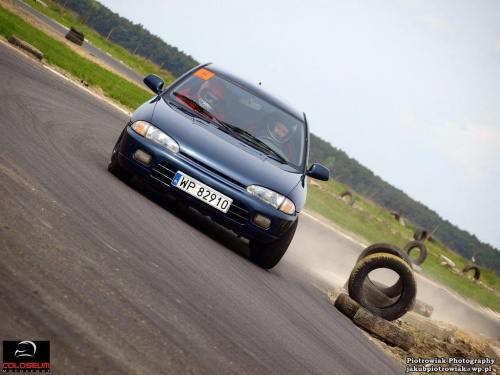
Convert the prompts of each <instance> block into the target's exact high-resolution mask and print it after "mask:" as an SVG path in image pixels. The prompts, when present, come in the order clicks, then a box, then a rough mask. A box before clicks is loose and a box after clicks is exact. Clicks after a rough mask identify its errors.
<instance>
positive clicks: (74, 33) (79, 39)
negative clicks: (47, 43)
mask: <svg viewBox="0 0 500 375" xmlns="http://www.w3.org/2000/svg"><path fill="white" fill-rule="evenodd" d="M66 39H68V40H69V41H71V42H73V43H75V44H78V45H79V46H81V45H82V44H83V41H84V40H85V35H84V34H83V33H82V32H80V31H78V30H77V29H75V28H74V27H73V26H71V29H70V30H69V31H68V33H67V34H66Z"/></svg>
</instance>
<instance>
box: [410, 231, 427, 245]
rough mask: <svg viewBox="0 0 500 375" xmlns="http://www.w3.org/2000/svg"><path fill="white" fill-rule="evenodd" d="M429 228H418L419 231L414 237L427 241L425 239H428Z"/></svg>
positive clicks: (417, 239)
mask: <svg viewBox="0 0 500 375" xmlns="http://www.w3.org/2000/svg"><path fill="white" fill-rule="evenodd" d="M427 235H428V233H427V230H426V229H424V228H418V229H417V231H416V232H415V233H414V234H413V238H414V239H415V241H421V242H425V240H426V239H427Z"/></svg>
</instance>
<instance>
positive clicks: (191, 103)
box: [173, 91, 238, 138]
mask: <svg viewBox="0 0 500 375" xmlns="http://www.w3.org/2000/svg"><path fill="white" fill-rule="evenodd" d="M173 95H174V96H176V97H178V98H179V99H181V100H182V101H184V102H185V103H187V104H188V105H189V108H191V109H193V110H195V111H197V112H200V113H201V114H203V115H205V117H204V118H208V119H209V120H211V121H214V122H216V123H217V124H218V125H220V126H221V127H223V128H224V129H226V130H227V131H228V132H229V133H231V134H232V135H233V136H235V137H237V134H236V133H235V132H234V131H233V129H232V128H231V127H229V126H227V125H226V124H225V123H224V122H222V121H221V120H219V119H218V118H217V117H216V116H214V115H213V114H212V113H210V112H209V111H207V110H206V109H205V108H203V107H202V106H201V105H199V104H198V103H196V101H195V100H193V99H191V98H189V97H187V96H186V95H183V94H181V93H178V92H175V91H174V92H173ZM193 107H194V108H193ZM237 138H238V137H237Z"/></svg>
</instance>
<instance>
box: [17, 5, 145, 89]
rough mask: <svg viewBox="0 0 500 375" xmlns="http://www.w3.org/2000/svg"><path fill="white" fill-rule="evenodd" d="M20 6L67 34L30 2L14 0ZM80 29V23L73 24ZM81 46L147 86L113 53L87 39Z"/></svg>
mask: <svg viewBox="0 0 500 375" xmlns="http://www.w3.org/2000/svg"><path fill="white" fill-rule="evenodd" d="M13 1H14V2H15V3H16V4H17V5H18V6H20V7H21V8H22V9H24V10H25V11H27V12H28V13H29V14H31V15H32V16H34V17H36V18H37V19H39V20H40V21H42V22H43V23H45V24H46V25H47V26H49V27H50V28H52V29H54V31H56V32H57V33H59V34H60V35H62V36H66V34H67V33H68V29H67V28H66V27H65V26H63V25H61V24H60V23H57V22H55V21H54V20H53V19H52V18H49V17H47V16H45V15H43V14H42V13H40V12H38V11H37V10H36V9H34V8H32V7H31V6H29V5H28V4H26V3H24V2H23V1H21V0H13ZM73 26H74V27H76V28H77V29H78V25H73ZM81 48H83V49H85V50H87V51H88V52H90V53H91V54H93V55H94V56H95V57H96V58H98V59H100V60H101V61H103V62H105V63H106V64H107V65H109V66H111V67H112V68H113V69H114V70H115V71H117V72H119V73H121V74H123V75H124V76H126V77H128V78H129V79H131V80H133V81H134V82H136V83H138V84H139V85H141V86H144V87H146V85H145V84H144V82H143V78H144V77H142V76H141V75H140V74H139V73H137V72H136V71H135V70H133V69H130V68H129V67H128V66H126V65H125V64H123V63H122V62H120V61H119V60H117V59H115V58H114V57H112V56H111V55H108V54H107V53H106V52H104V51H102V50H101V49H99V48H97V47H96V46H94V45H93V44H91V43H89V42H88V41H87V40H85V41H84V42H83V44H82V46H81Z"/></svg>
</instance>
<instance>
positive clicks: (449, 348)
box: [327, 290, 500, 374]
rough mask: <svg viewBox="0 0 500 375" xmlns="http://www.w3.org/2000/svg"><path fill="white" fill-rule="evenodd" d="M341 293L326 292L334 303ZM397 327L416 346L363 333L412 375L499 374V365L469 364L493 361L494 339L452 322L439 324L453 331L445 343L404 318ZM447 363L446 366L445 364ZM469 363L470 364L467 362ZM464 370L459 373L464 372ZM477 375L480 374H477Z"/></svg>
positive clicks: (335, 291)
mask: <svg viewBox="0 0 500 375" xmlns="http://www.w3.org/2000/svg"><path fill="white" fill-rule="evenodd" d="M340 292H341V290H331V291H329V292H328V293H327V297H328V298H329V300H330V301H331V303H332V304H333V303H334V302H335V300H336V298H337V296H338V294H340ZM393 323H394V324H395V325H396V326H398V327H400V328H402V329H404V330H405V331H408V332H410V333H411V334H412V335H413V336H414V338H415V342H416V344H415V345H414V346H413V347H412V348H411V349H409V350H408V351H405V350H403V349H401V348H399V347H396V346H391V345H388V344H386V343H385V342H384V341H382V340H381V339H380V338H379V337H377V336H376V335H374V334H371V333H369V332H367V331H364V330H362V329H361V328H360V330H361V331H362V332H363V333H364V334H365V336H367V337H368V339H369V340H370V341H372V342H373V343H375V344H376V345H377V346H378V347H380V348H381V349H382V350H384V352H385V353H386V354H388V355H389V356H390V357H391V358H393V359H395V360H396V361H397V362H398V363H400V364H401V365H403V366H404V367H405V369H406V372H407V373H411V374H427V373H432V374H449V373H455V374H462V373H469V372H474V371H473V370H472V368H473V367H476V368H482V371H481V372H482V373H490V374H500V368H499V367H498V366H499V363H498V362H497V361H495V363H494V364H481V363H470V362H471V360H474V359H481V358H485V359H491V356H489V355H488V354H487V352H486V350H487V347H488V345H494V346H497V347H498V346H499V343H498V342H497V343H495V342H494V341H493V340H491V339H489V338H487V337H485V336H483V335H481V334H478V333H475V332H472V331H468V330H465V329H462V328H458V327H457V326H454V325H452V324H449V323H445V322H439V324H440V325H442V326H446V327H448V328H451V329H452V330H453V331H454V334H453V336H451V337H450V338H449V339H447V340H445V341H442V340H438V339H437V338H435V337H433V336H432V335H431V334H429V333H428V332H425V331H423V330H421V329H419V328H417V327H415V326H413V325H411V324H408V323H406V322H404V321H402V320H401V319H397V320H395V321H394V322H393ZM429 359H430V360H434V361H435V363H426V362H429V361H427V360H429ZM442 362H444V363H442ZM466 362H467V363H466ZM439 366H441V367H446V368H454V371H450V370H448V371H446V370H444V371H433V370H434V369H433V367H439ZM462 366H463V371H457V370H460V369H462ZM475 372H476V373H477V371H475Z"/></svg>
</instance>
